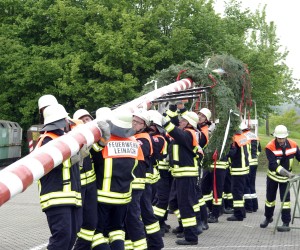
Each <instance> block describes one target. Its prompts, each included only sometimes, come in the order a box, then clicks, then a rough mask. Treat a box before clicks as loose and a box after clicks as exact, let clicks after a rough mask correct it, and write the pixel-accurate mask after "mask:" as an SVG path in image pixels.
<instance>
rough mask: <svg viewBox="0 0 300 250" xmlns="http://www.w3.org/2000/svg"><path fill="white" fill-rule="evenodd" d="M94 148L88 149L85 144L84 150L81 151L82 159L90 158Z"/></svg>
mask: <svg viewBox="0 0 300 250" xmlns="http://www.w3.org/2000/svg"><path fill="white" fill-rule="evenodd" d="M91 147H92V146H90V147H88V146H87V145H86V144H83V146H82V148H81V149H80V151H79V155H80V157H81V159H84V158H85V157H88V156H89V155H90V149H91Z"/></svg>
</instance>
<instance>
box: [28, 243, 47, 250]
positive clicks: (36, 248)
mask: <svg viewBox="0 0 300 250" xmlns="http://www.w3.org/2000/svg"><path fill="white" fill-rule="evenodd" d="M47 245H48V242H47V243H44V244H42V245H39V246H36V247H33V248H30V249H29V250H41V249H43V248H44V247H46V246H47Z"/></svg>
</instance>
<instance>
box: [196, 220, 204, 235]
mask: <svg viewBox="0 0 300 250" xmlns="http://www.w3.org/2000/svg"><path fill="white" fill-rule="evenodd" d="M202 233H203V228H202V222H198V223H197V235H200V234H202Z"/></svg>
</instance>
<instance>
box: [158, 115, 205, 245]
mask: <svg viewBox="0 0 300 250" xmlns="http://www.w3.org/2000/svg"><path fill="white" fill-rule="evenodd" d="M198 121H199V118H198V115H197V114H196V113H195V112H190V111H187V112H185V113H184V114H183V115H182V116H181V119H180V122H179V127H176V126H175V125H174V124H173V123H171V122H170V118H169V117H166V118H164V119H163V124H164V127H165V129H166V131H167V132H168V133H169V134H170V136H172V138H174V144H173V146H172V154H171V155H170V167H171V172H172V175H173V177H174V180H173V183H172V189H175V190H176V192H175V193H176V198H177V200H173V201H172V203H171V202H170V204H169V206H170V209H171V210H173V211H174V212H175V214H176V215H177V217H178V218H181V222H182V225H183V228H184V239H179V240H177V241H176V244H178V245H197V244H198V234H197V220H196V213H195V210H197V208H198V209H199V206H198V200H197V191H196V184H197V177H198V175H199V169H198V158H199V154H198V151H199V144H198V141H197V138H198V135H197V133H196V131H197V123H198Z"/></svg>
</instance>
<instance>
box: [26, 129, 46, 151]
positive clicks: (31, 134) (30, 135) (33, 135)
mask: <svg viewBox="0 0 300 250" xmlns="http://www.w3.org/2000/svg"><path fill="white" fill-rule="evenodd" d="M42 128H43V125H32V126H31V127H30V128H29V129H28V130H27V142H28V149H29V152H32V150H33V149H34V148H35V146H36V144H37V141H38V139H39V137H40V131H41V129H42Z"/></svg>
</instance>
